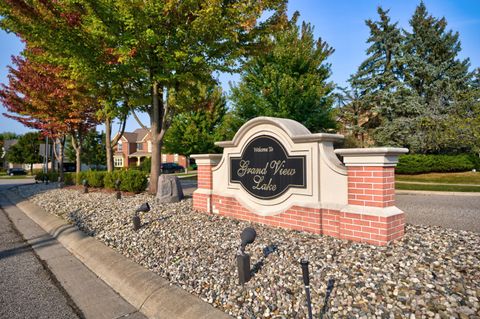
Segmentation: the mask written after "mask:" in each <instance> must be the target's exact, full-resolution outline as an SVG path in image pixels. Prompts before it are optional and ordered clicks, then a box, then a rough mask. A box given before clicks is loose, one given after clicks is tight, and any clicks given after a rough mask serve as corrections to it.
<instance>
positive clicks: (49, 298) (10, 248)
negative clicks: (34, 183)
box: [0, 180, 81, 319]
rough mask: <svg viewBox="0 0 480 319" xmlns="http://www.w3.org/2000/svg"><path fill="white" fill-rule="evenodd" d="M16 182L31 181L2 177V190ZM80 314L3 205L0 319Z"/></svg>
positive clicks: (0, 228) (0, 217)
mask: <svg viewBox="0 0 480 319" xmlns="http://www.w3.org/2000/svg"><path fill="white" fill-rule="evenodd" d="M16 181H19V183H21V184H24V183H28V182H31V180H0V193H1V192H2V191H4V190H5V189H6V188H8V187H11V186H14V185H15V184H16ZM0 204H1V202H0ZM44 244H45V245H48V243H47V242H46V243H44ZM80 317H81V314H79V312H78V311H77V310H76V306H75V305H74V304H73V302H72V301H71V300H70V298H69V297H68V295H67V294H66V293H65V292H64V290H63V289H62V288H61V286H60V285H59V284H57V283H56V281H55V279H54V277H53V276H52V275H51V273H50V272H49V271H48V270H47V269H46V268H45V267H44V266H43V264H42V263H41V262H40V260H39V259H38V258H37V256H36V255H35V253H34V252H33V250H32V248H31V247H30V245H28V244H27V243H26V242H25V240H24V239H23V237H22V236H21V235H20V234H19V233H18V232H17V230H16V229H15V227H14V226H13V224H12V223H11V221H10V220H9V219H8V217H7V215H6V214H5V211H4V210H3V209H1V208H0V318H10V319H15V318H19V319H20V318H22V319H24V318H80Z"/></svg>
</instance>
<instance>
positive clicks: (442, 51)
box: [377, 2, 472, 153]
mask: <svg viewBox="0 0 480 319" xmlns="http://www.w3.org/2000/svg"><path fill="white" fill-rule="evenodd" d="M410 26H411V27H412V30H411V32H406V31H405V32H404V33H405V41H404V44H403V46H402V57H401V65H402V70H401V76H402V80H403V85H404V88H402V89H400V90H399V92H397V99H398V100H399V101H401V103H400V104H399V105H398V108H397V111H396V112H395V116H394V117H391V118H387V121H385V122H384V125H382V127H381V128H380V129H379V130H378V131H377V133H378V134H377V141H378V142H379V143H380V144H387V143H389V144H391V143H392V142H393V144H394V145H399V146H406V147H408V148H410V150H411V151H413V152H418V153H444V152H456V151H465V150H466V148H468V146H467V145H465V144H462V139H461V136H462V134H461V133H460V132H455V131H452V130H450V129H449V127H450V125H451V123H452V122H453V121H454V119H453V118H452V116H454V114H455V112H456V111H455V109H456V108H458V107H460V105H459V103H460V100H459V97H460V96H462V95H463V94H464V93H465V92H466V91H468V90H470V85H469V83H471V79H472V74H471V73H470V72H469V71H468V67H469V61H468V59H466V60H463V61H460V60H459V59H458V57H457V56H458V53H459V52H460V50H461V46H460V41H459V40H458V36H459V35H458V33H453V32H452V31H446V26H447V21H446V19H445V18H441V19H437V18H435V17H433V16H431V15H429V14H428V12H427V9H426V7H425V4H424V3H423V2H422V3H420V4H419V5H418V6H417V8H416V10H415V13H414V14H413V16H412V18H411V19H410ZM405 110H406V111H405ZM447 132H449V134H451V135H449V136H448V135H447Z"/></svg>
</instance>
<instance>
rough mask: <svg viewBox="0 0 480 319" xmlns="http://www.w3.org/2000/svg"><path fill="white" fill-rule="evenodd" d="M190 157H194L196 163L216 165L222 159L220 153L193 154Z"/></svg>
mask: <svg viewBox="0 0 480 319" xmlns="http://www.w3.org/2000/svg"><path fill="white" fill-rule="evenodd" d="M190 157H192V158H194V159H195V162H196V163H197V165H217V164H218V163H219V162H220V160H221V159H222V154H193V155H190Z"/></svg>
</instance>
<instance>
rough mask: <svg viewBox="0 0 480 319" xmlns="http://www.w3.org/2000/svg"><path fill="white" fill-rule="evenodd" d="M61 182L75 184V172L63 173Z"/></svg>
mask: <svg viewBox="0 0 480 319" xmlns="http://www.w3.org/2000/svg"><path fill="white" fill-rule="evenodd" d="M63 182H64V183H65V185H75V173H63Z"/></svg>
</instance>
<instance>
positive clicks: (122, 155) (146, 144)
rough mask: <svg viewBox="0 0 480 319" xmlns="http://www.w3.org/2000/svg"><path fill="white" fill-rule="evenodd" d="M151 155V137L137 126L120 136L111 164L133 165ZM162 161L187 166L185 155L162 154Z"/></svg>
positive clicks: (116, 165) (120, 165) (137, 164)
mask: <svg viewBox="0 0 480 319" xmlns="http://www.w3.org/2000/svg"><path fill="white" fill-rule="evenodd" d="M117 134H118V133H117ZM115 137H116V136H115ZM151 155H152V139H151V135H150V132H149V131H148V130H145V129H143V128H138V129H136V130H135V131H133V132H124V133H123V136H122V138H120V140H119V141H118V144H117V145H116V146H115V147H114V151H113V164H114V166H115V167H135V166H139V165H140V164H141V163H142V162H143V161H144V160H145V159H146V158H148V157H150V156H151ZM162 163H177V164H179V165H181V166H183V167H188V165H187V158H186V156H184V155H179V154H162Z"/></svg>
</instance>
